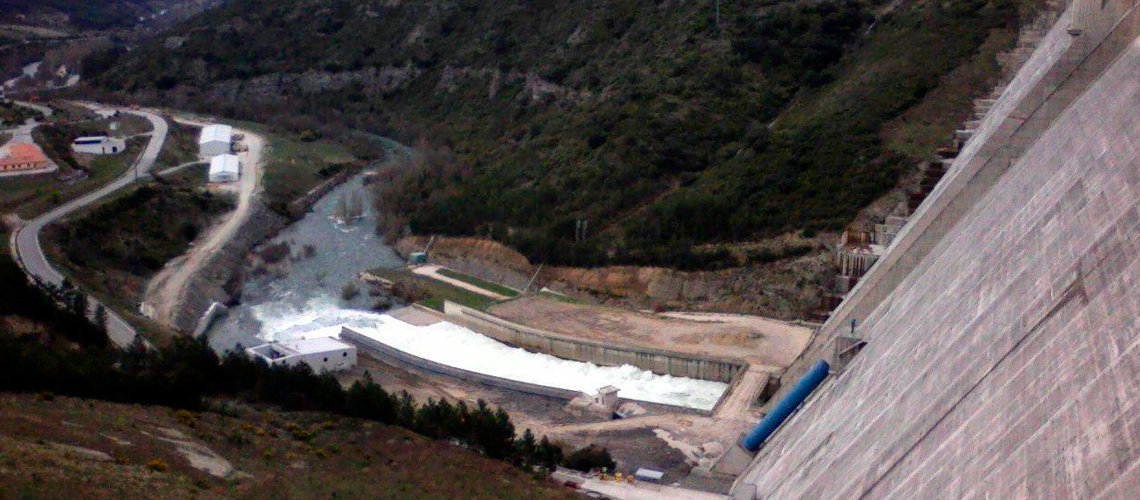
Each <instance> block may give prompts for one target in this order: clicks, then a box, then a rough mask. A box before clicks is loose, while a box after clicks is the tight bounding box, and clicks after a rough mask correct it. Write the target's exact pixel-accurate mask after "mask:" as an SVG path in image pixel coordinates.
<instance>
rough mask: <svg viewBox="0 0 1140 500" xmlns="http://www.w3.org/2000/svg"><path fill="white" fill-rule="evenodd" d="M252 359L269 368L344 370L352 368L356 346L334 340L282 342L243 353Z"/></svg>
mask: <svg viewBox="0 0 1140 500" xmlns="http://www.w3.org/2000/svg"><path fill="white" fill-rule="evenodd" d="M245 352H246V353H247V354H249V355H250V356H252V357H254V358H260V359H262V360H264V361H265V362H266V363H268V364H269V365H270V366H275V365H284V366H297V365H299V364H301V363H304V364H307V365H309V368H312V369H313V373H321V372H334V371H337V370H347V369H349V368H352V367H353V366H356V346H354V345H352V344H348V343H345V342H343V341H341V340H340V339H337V338H335V337H317V338H312V339H300V340H286V341H282V342H270V343H268V344H262V345H259V346H257V347H251V348H249V349H246V350H245Z"/></svg>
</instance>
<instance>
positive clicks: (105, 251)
mask: <svg viewBox="0 0 1140 500" xmlns="http://www.w3.org/2000/svg"><path fill="white" fill-rule="evenodd" d="M204 181H205V178H204V175H203V174H202V172H201V170H190V171H186V172H182V173H180V174H179V175H177V176H174V177H172V178H170V179H166V180H165V181H164V182H162V183H151V184H148V185H146V186H142V187H136V188H128V189H126V190H124V191H121V192H119V193H116V194H115V195H112V196H111V197H109V198H108V199H106V200H104V201H102V202H100V204H98V205H96V206H95V207H92V208H90V209H89V210H87V211H85V212H84V213H82V214H79V215H77V216H73V217H71V218H69V219H67V220H65V221H63V222H61V223H59V224H56V225H53V226H50V227H48V228H47V230H46V231H45V234H44V250H45V252H47V254H48V257H49V258H50V259H51V261H52V262H53V263H55V264H56V265H57V266H59V267H60V269H61V271H63V272H64V273H65V274H66V275H67V276H68V277H69V278H70V279H72V280H75V281H76V282H77V283H78V284H79V285H81V287H82V288H83V290H85V291H87V292H89V293H91V294H92V295H94V296H95V297H97V298H99V300H100V301H102V302H104V303H106V304H108V305H109V306H110V307H112V308H114V309H115V310H116V311H118V312H119V313H120V314H121V315H122V316H123V317H124V319H125V320H126V321H127V322H129V323H131V324H132V325H133V326H135V327H136V328H138V329H139V330H140V331H142V332H143V334H144V336H145V337H146V338H147V339H149V340H151V341H152V342H161V341H163V340H164V339H166V338H169V337H170V335H172V333H171V332H169V331H168V330H167V329H165V328H163V327H162V326H160V325H159V324H157V323H155V322H153V321H150V320H148V319H146V318H144V317H142V316H140V315H138V314H137V313H136V311H137V308H138V302H139V300H141V298H142V293H143V291H144V290H145V286H146V281H147V280H148V279H149V278H150V277H151V276H153V275H154V274H155V273H156V272H158V271H159V270H160V269H161V268H162V266H163V265H164V264H165V263H166V262H167V261H169V260H170V259H173V258H175V257H177V256H179V255H181V254H183V253H184V252H186V250H187V249H188V248H189V245H190V243H191V242H192V241H193V240H194V238H195V237H197V235H198V234H199V233H200V232H201V231H203V230H204V229H205V228H206V227H208V226H209V224H210V223H211V220H212V218H213V217H215V216H217V215H219V214H221V213H223V212H225V211H227V210H229V209H230V207H231V206H232V201H231V200H227V199H222V198H219V197H217V196H211V195H209V194H208V193H201V192H199V188H200V187H202V185H203V184H204ZM172 214H177V217H172V216H171V215H172Z"/></svg>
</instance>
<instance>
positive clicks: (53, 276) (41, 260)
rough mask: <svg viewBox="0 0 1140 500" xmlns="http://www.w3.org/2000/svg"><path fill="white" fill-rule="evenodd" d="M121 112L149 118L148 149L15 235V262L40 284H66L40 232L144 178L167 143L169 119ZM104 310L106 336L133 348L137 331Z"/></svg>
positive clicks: (13, 248) (116, 342) (145, 113)
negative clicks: (101, 183)
mask: <svg viewBox="0 0 1140 500" xmlns="http://www.w3.org/2000/svg"><path fill="white" fill-rule="evenodd" d="M89 107H90V106H89ZM120 111H121V112H125V113H130V114H133V115H138V116H141V117H143V118H146V119H147V120H148V121H150V124H151V126H152V127H153V129H154V134H153V135H151V137H150V142H149V143H147V146H146V149H144V150H143V152H142V154H141V155H139V157H138V159H137V160H136V161H135V164H134V166H133V167H131V169H130V170H128V171H127V172H126V173H125V174H123V175H122V176H120V177H118V178H116V179H115V180H113V181H111V182H110V183H109V184H107V185H105V186H103V187H101V188H99V189H97V190H95V191H92V192H90V193H87V194H86V195H83V196H82V197H80V198H76V199H74V200H71V201H69V202H67V203H66V204H64V205H61V206H59V207H56V208H55V209H54V210H52V211H50V212H48V213H46V214H43V215H41V216H39V217H36V218H35V219H33V220H31V221H30V222H28V223H27V224H26V225H25V226H24V227H22V228H20V230H19V231H17V232H16V233H15V234H14V235H13V238H12V239H13V243H14V244H13V245H12V253H13V254H14V257H15V258H16V261H17V262H19V263H20V265H21V266H22V267H23V268H24V272H26V273H28V274H29V275H31V276H32V277H33V278H35V279H36V280H38V281H41V282H43V283H51V284H53V285H57V286H58V285H59V284H61V283H63V279H64V278H63V275H62V274H60V273H59V271H57V270H56V269H55V267H53V266H52V265H51V263H50V262H48V260H47V256H45V255H44V250H43V247H42V246H40V232H41V231H43V228H44V227H47V225H48V224H51V223H53V222H56V221H58V220H60V219H62V218H64V217H66V216H68V215H69V214H71V213H73V212H75V211H76V210H79V209H80V208H83V207H85V206H87V205H90V204H91V203H93V202H95V201H96V200H99V199H100V198H103V197H104V196H107V195H109V194H111V193H113V192H115V191H118V190H119V189H121V188H123V187H124V186H126V185H128V184H130V183H132V182H134V181H135V180H136V179H138V178H141V177H143V176H145V175H146V173H147V172H148V171H150V168H151V167H152V166H154V161H155V160H156V159H157V158H158V152H159V151H161V150H162V144H163V142H164V141H166V134H167V130H168V128H167V123H166V120H163V119H162V118H161V117H159V116H158V115H156V114H153V113H149V112H146V111H140V110H128V109H121V110H120ZM90 302H91V304H92V307H95V304H96V301H94V300H91V301H90ZM105 309H106V311H107V335H108V336H109V337H110V338H111V340H112V341H113V342H114V343H115V344H117V345H119V346H123V347H125V346H128V345H130V343H131V342H132V341H134V338H135V330H134V328H132V327H131V326H130V325H129V324H127V322H126V321H123V318H121V317H120V316H119V315H118V314H116V313H115V312H114V311H113V310H111V308H109V307H107V308H105Z"/></svg>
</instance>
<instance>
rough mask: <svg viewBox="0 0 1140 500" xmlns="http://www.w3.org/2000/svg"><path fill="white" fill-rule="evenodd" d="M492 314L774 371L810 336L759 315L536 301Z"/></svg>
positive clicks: (588, 337)
mask: <svg viewBox="0 0 1140 500" xmlns="http://www.w3.org/2000/svg"><path fill="white" fill-rule="evenodd" d="M490 312H491V313H492V314H494V315H496V316H499V317H502V318H505V319H508V320H510V321H514V322H517V323H521V324H524V325H528V326H532V327H536V328H543V329H547V330H552V331H554V332H557V333H561V334H564V335H567V336H571V337H574V338H580V339H583V340H592V341H601V342H607V343H612V344H614V345H627V346H634V347H649V348H654V349H663V350H668V351H676V352H680V353H688V354H698V355H703V356H718V357H725V358H732V359H740V360H743V361H748V362H749V363H753V364H758V365H764V366H769V367H773V368H783V367H785V366H787V365H788V364H789V363H791V362H792V361H793V360H795V359H796V356H797V355H799V353H800V351H802V350H803V348H804V346H805V345H806V344H807V341H808V339H809V338H810V337H811V330H810V329H808V328H804V327H801V326H795V325H792V324H789V323H784V322H780V321H776V320H770V319H768V318H762V317H759V316H747V315H736V314H710V313H665V314H653V313H645V312H637V311H630V310H627V309H619V308H614V307H606V306H593V305H586V304H573V303H569V302H563V301H558V300H553V299H544V298H542V297H537V296H529V297H522V298H519V299H516V300H513V301H510V302H505V303H502V304H497V305H495V306H493V307H491V309H490Z"/></svg>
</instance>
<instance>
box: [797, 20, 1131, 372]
mask: <svg viewBox="0 0 1140 500" xmlns="http://www.w3.org/2000/svg"><path fill="white" fill-rule="evenodd" d="M1080 1H1081V2H1085V3H1083V4H1079V5H1078V7H1080V6H1082V5H1084V6H1086V7H1087V3H1088V2H1093V3H1095V4H1096V5H1097V6H1098V8H1100V9H1101V10H1100V12H1101V14H1100V16H1099V17H1098V18H1097V19H1089V18H1087V17H1086V19H1085V20H1084V22H1083V25H1084V26H1085V29H1084V33H1083V34H1082V35H1081V36H1080V37H1076V38H1074V37H1073V36H1072V35H1070V34H1069V28H1070V27H1071V26H1072V24H1073V22H1074V21H1073V18H1074V9H1073V7H1072V6H1071V5H1070V7H1069V8H1068V10H1066V11H1065V12H1064V13H1063V14H1062V15H1061V16H1060V18H1059V19H1058V20H1057V22H1056V23H1055V24H1054V25H1053V26H1052V29H1050V30H1049V32H1048V33H1047V34H1046V35H1045V37H1044V38H1043V39H1042V40H1041V41H1040V43H1039V44H1038V46H1037V49H1036V51H1035V52H1034V53H1033V54H1032V56H1031V57H1030V58H1029V59H1028V61H1027V62H1026V63H1025V65H1024V66H1022V68H1021V69H1020V70H1019V71H1018V72H1017V74H1016V75H1015V77H1014V78H1013V80H1012V81H1011V82H1010V83H1009V84H1008V85H1007V86H1006V90H1005V92H1004V93H1003V94H1002V95H1001V97H1000V98H999V99H998V100H997V101H996V102H995V103H994V104H993V106H992V108H991V110H990V111H989V113H988V114H987V115H986V117H985V118H984V119H983V120H982V121H981V123H980V124H979V126H978V129H977V131H976V133H975V134H974V135H973V137H972V138H971V139H970V140H969V141H968V142H967V143H966V144H965V146H964V148H963V150H962V151H961V153H960V154H959V155H958V157H957V158H956V159H955V160H954V163H953V165H952V167H951V168H950V171H949V172H947V174H946V176H945V177H944V178H943V179H942V181H941V182H939V184H938V185H937V187H936V188H935V189H934V191H933V192H932V193H931V194H930V196H929V197H928V198H927V199H926V200H925V201H924V202H923V204H922V205H921V206H920V207H919V208H918V210H917V211H916V212H915V213H914V214H913V215H912V216H911V217H910V220H909V221H908V223H907V224H906V226H904V227H903V229H902V230H901V231H900V232H899V234H898V235H897V236H896V237H895V239H894V240H893V241H892V243H891V246H890V247H889V248H888V250H887V253H886V254H885V255H884V256H883V257H882V258H881V259H879V261H878V262H877V263H876V264H875V266H874V267H873V268H872V269H871V270H870V271H869V272H868V273H867V275H866V276H864V277H863V279H861V280H860V281H859V283H858V284H857V285H856V286H855V288H854V289H853V290H852V291H851V292H850V293H848V294H847V296H846V297H845V298H844V300H843V302H842V303H841V304H840V306H839V307H838V308H837V309H836V310H835V311H834V312H833V314H832V315H831V317H830V318H829V319H828V321H827V323H825V324H824V325H823V327H822V328H820V330H819V332H818V334H817V335H816V336H815V337H814V338H813V339H812V341H811V343H810V344H809V346H808V347H807V349H805V351H804V355H803V356H801V358H800V359H798V360H797V361H796V362H795V363H793V364H792V365H791V366H790V367H789V368H788V370H787V373H786V374H785V378H786V379H795V378H797V377H799V376H800V375H802V374H803V372H804V371H805V370H806V369H807V368H808V367H810V366H811V364H812V363H814V362H815V360H816V359H819V358H821V357H826V356H830V355H831V353H832V352H833V351H834V348H833V345H832V344H831V343H832V342H833V341H834V340H835V338H836V337H837V336H838V335H839V334H842V333H844V332H846V331H847V330H848V329H849V328H850V323H851V320H852V319H854V320H856V321H857V322H858V323H859V324H862V323H863V321H864V319H865V318H867V316H868V315H870V314H871V313H872V312H873V311H874V310H875V309H876V308H877V307H879V306H880V305H881V304H882V302H883V301H884V300H885V299H886V298H887V296H889V295H890V294H891V293H892V292H893V291H894V290H895V289H896V287H898V286H899V284H900V283H902V282H903V280H904V279H906V278H907V276H909V275H910V274H911V273H920V272H923V269H924V268H925V267H929V265H930V263H929V262H928V261H927V259H926V257H927V256H929V255H931V254H932V253H933V249H934V248H936V246H937V245H938V244H939V243H940V242H941V241H942V240H943V238H944V237H945V236H946V235H947V234H948V233H949V232H950V230H951V229H952V228H953V227H954V226H955V225H956V224H958V222H959V221H960V220H961V218H962V217H963V216H964V215H965V214H967V213H968V212H969V211H970V210H971V209H972V207H974V206H975V205H976V204H977V203H978V202H979V200H981V199H983V197H985V196H986V195H987V194H988V193H989V192H990V191H991V189H992V188H993V186H994V185H995V183H996V182H997V181H998V180H999V179H1001V178H1002V176H1003V175H1004V174H1005V172H1006V171H1007V169H1008V168H1009V167H1010V166H1011V165H1012V164H1013V163H1014V162H1016V161H1017V159H1018V158H1021V157H1023V156H1024V155H1025V154H1026V151H1027V150H1028V148H1030V147H1032V146H1033V144H1035V143H1036V141H1037V140H1038V139H1039V138H1040V137H1041V135H1042V134H1043V133H1044V132H1045V130H1046V129H1048V128H1049V127H1050V126H1051V124H1052V123H1053V122H1054V121H1055V120H1056V119H1057V117H1058V116H1059V115H1060V114H1061V113H1062V112H1063V111H1065V110H1066V109H1067V108H1069V107H1070V106H1071V105H1072V103H1073V102H1074V101H1075V100H1076V99H1077V98H1078V97H1079V96H1080V95H1082V94H1083V93H1084V92H1085V91H1086V90H1087V89H1088V87H1089V85H1090V84H1091V83H1092V82H1093V81H1094V80H1095V79H1096V78H1097V77H1098V76H1099V75H1101V74H1102V73H1103V72H1104V70H1105V69H1106V68H1107V67H1108V66H1109V65H1110V64H1112V63H1113V62H1114V61H1116V59H1117V58H1118V57H1120V54H1121V53H1122V52H1123V51H1124V50H1125V49H1126V48H1127V47H1128V46H1130V45H1131V43H1132V41H1133V40H1134V39H1135V37H1136V36H1137V35H1138V34H1140V11H1138V10H1137V9H1131V6H1132V5H1134V4H1135V0H1105V1H1103V2H1102V1H1100V0H1080ZM857 334H858V335H859V336H861V337H863V338H869V336H870V335H873V332H872V331H870V330H867V329H865V328H861V327H860V328H858V332H857Z"/></svg>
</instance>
